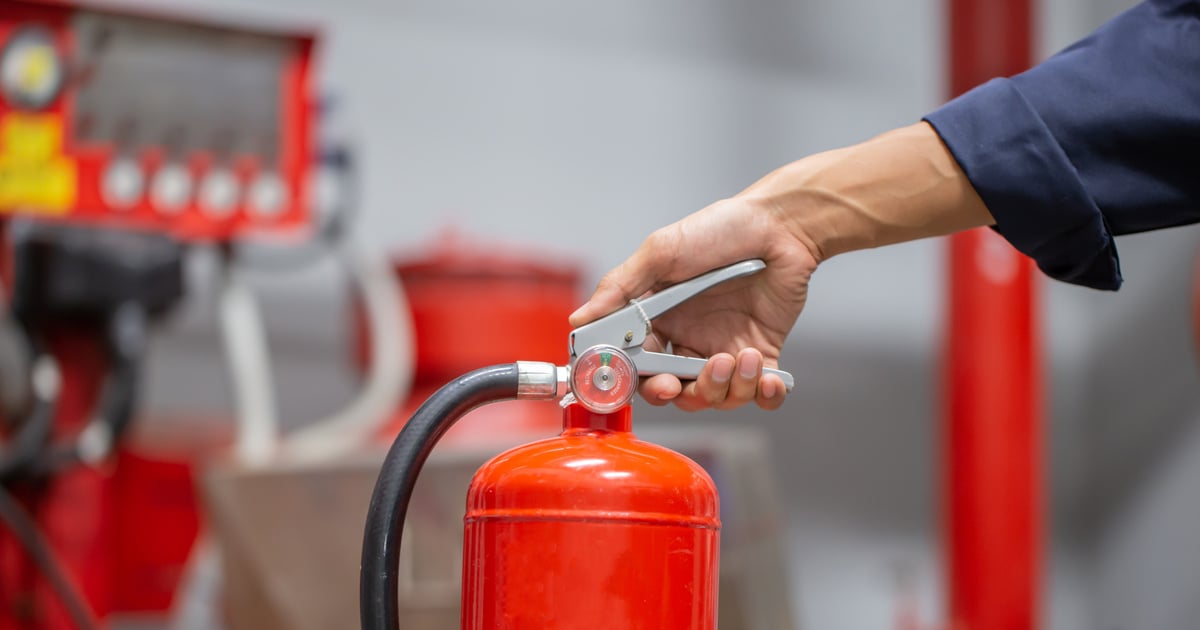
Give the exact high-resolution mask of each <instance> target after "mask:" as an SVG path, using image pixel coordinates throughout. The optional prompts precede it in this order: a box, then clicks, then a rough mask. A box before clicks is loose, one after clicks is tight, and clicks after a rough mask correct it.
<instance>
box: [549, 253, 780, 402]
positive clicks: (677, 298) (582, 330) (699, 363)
mask: <svg viewBox="0 0 1200 630" xmlns="http://www.w3.org/2000/svg"><path fill="white" fill-rule="evenodd" d="M766 267H767V264H766V263H765V262H763V261H762V260H760V259H758V258H752V259H750V260H743V261H741V262H738V263H734V264H732V265H729V266H727V267H721V268H720V269H714V270H713V271H710V272H708V273H706V274H703V275H700V276H697V277H695V278H692V279H691V280H685V281H683V282H680V283H679V284H675V285H671V286H669V287H667V288H665V289H663V290H661V291H659V292H657V293H655V294H654V295H651V296H649V297H646V298H644V299H641V300H630V301H629V306H626V307H625V308H622V309H620V310H618V311H616V312H613V313H610V314H608V315H606V316H604V317H601V318H600V319H598V320H596V321H594V322H591V323H589V324H584V325H583V326H580V327H579V328H576V329H575V330H573V331H571V337H570V343H569V345H570V348H571V365H572V366H574V364H575V360H576V359H577V358H578V357H579V355H580V354H582V353H583V352H584V351H586V350H587V349H588V348H591V347H594V346H599V345H606V346H613V347H616V348H620V349H622V350H624V351H625V353H626V354H628V355H629V358H630V359H632V360H633V364H634V365H635V366H637V372H638V375H639V376H653V375H655V374H673V375H675V376H678V377H679V378H684V379H695V378H696V377H698V376H700V370H701V369H702V368H703V367H704V364H705V362H706V359H700V358H696V357H682V356H679V355H674V354H666V353H662V352H651V351H649V350H646V349H644V348H643V347H642V346H643V344H645V343H646V337H648V336H649V335H650V333H651V332H652V330H653V327H652V325H651V321H652V320H654V319H655V318H657V317H658V316H659V315H662V314H663V313H666V312H667V311H669V310H671V309H673V308H675V307H676V306H679V305H680V304H682V303H683V302H685V301H687V300H689V299H691V298H692V297H695V296H696V295H698V294H700V293H702V292H704V291H706V290H708V289H711V288H712V287H714V286H716V285H718V284H721V283H722V282H726V281H729V280H733V279H735V278H741V277H744V276H749V275H753V274H756V273H758V272H760V271H762V270H763V269H766ZM763 374H774V375H776V376H778V377H779V378H780V379H782V380H783V384H784V386H786V387H787V389H788V390H789V391H790V390H791V389H792V388H793V387H795V385H796V379H795V378H794V377H793V376H792V375H791V374H789V373H788V372H785V371H783V370H776V369H772V368H763Z"/></svg>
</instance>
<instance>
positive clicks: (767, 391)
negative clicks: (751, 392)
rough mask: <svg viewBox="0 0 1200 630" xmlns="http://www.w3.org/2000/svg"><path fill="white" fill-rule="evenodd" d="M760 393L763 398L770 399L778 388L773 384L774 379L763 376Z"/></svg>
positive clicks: (777, 391)
mask: <svg viewBox="0 0 1200 630" xmlns="http://www.w3.org/2000/svg"><path fill="white" fill-rule="evenodd" d="M761 387H762V395H763V398H767V399H771V398H774V397H775V395H776V394H778V393H779V388H778V387H776V386H775V379H772V378H764V379H763V380H762V385H761Z"/></svg>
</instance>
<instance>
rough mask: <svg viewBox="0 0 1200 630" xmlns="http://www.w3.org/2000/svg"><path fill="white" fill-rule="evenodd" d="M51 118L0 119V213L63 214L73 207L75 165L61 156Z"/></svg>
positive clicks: (57, 126)
mask: <svg viewBox="0 0 1200 630" xmlns="http://www.w3.org/2000/svg"><path fill="white" fill-rule="evenodd" d="M62 135H63V129H62V121H61V120H60V119H59V118H58V117H57V116H55V115H52V114H24V113H10V114H7V115H5V116H4V117H3V118H0V211H4V212H12V211H15V210H19V211H21V212H30V213H39V214H65V213H66V212H68V211H69V210H70V209H71V208H72V207H73V206H74V204H75V194H76V172H75V162H74V160H72V159H71V158H70V157H68V156H66V155H64V154H63V152H62V146H63V141H62Z"/></svg>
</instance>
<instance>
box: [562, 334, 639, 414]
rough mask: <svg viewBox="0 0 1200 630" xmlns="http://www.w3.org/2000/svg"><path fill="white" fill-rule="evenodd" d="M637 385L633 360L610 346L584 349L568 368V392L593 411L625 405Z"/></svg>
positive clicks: (605, 411)
mask: <svg viewBox="0 0 1200 630" xmlns="http://www.w3.org/2000/svg"><path fill="white" fill-rule="evenodd" d="M637 385H638V377H637V368H636V367H634V365H633V360H632V359H630V358H629V355H627V354H625V353H624V352H622V351H621V350H620V349H618V348H615V347H613V346H603V345H601V346H593V347H591V348H588V349H587V350H584V351H583V354H580V355H579V358H578V359H577V360H576V361H575V365H574V366H572V368H571V392H572V393H574V394H575V399H576V400H578V401H579V402H580V404H582V405H583V406H584V407H587V408H588V409H591V410H592V411H595V412H596V413H611V412H613V411H616V410H617V409H620V408H621V407H622V406H624V405H626V404H628V403H629V401H630V400H632V399H633V394H634V392H636V391H637Z"/></svg>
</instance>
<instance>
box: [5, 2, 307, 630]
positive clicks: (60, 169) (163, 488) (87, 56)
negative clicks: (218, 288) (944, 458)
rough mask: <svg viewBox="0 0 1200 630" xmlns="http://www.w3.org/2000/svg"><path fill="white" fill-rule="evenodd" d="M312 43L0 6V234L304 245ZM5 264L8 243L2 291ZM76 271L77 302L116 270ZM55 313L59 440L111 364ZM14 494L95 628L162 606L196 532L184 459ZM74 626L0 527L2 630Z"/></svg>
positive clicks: (289, 35) (78, 419)
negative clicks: (267, 240)
mask: <svg viewBox="0 0 1200 630" xmlns="http://www.w3.org/2000/svg"><path fill="white" fill-rule="evenodd" d="M313 45H314V38H313V36H312V35H311V34H309V33H301V32H281V31H266V30H257V29H256V30H251V29H245V28H240V27H230V26H217V25H209V24H202V23H197V22H194V21H191V20H187V19H179V18H162V17H155V16H151V15H148V14H126V13H123V12H118V11H114V10H101V9H91V8H86V9H85V8H77V7H74V6H71V5H69V4H65V3H62V2H51V1H35V0H0V215H7V216H4V217H3V219H2V222H0V229H4V228H7V227H8V226H9V224H10V223H11V222H13V221H21V222H22V223H24V224H26V225H35V226H36V225H40V226H49V227H54V226H58V227H61V228H63V229H64V230H65V229H67V228H73V227H76V226H86V227H87V230H82V231H79V232H75V233H73V234H70V235H69V238H70V239H76V240H78V239H79V238H81V237H87V234H84V232H88V231H89V230H93V229H95V232H94V233H96V234H99V233H100V230H99V229H98V228H106V229H107V231H109V232H110V235H109V236H99V237H97V238H98V239H99V240H101V241H103V240H105V239H110V237H111V233H124V234H126V235H129V234H130V233H135V234H137V235H138V236H146V237H150V236H157V235H166V236H168V237H170V240H172V241H173V242H174V241H189V242H191V241H206V242H214V243H228V242H230V241H231V240H232V239H234V238H238V237H242V236H247V235H260V234H267V233H270V234H273V235H284V236H290V235H300V233H302V232H303V231H304V230H305V229H306V228H308V227H309V224H310V220H311V217H310V212H309V205H310V204H309V197H310V194H309V190H308V188H309V179H310V174H311V172H312V166H313V158H314V151H313V147H312V146H311V145H312V137H313V134H312V129H311V127H312V120H311V119H312V117H313V111H312V110H313V108H312V107H311V92H310V85H309V68H310V65H311V61H310V57H311V54H312V49H313ZM7 232H9V233H11V230H8V231H7ZM54 238H59V237H57V236H56V237H54ZM61 238H64V239H66V238H68V237H67V236H63V237H61ZM49 243H50V246H51V247H54V246H55V245H54V243H55V241H54V240H53V239H51V240H50V241H49ZM131 243H132V245H134V246H140V245H141V243H139V242H136V241H132V242H131ZM110 249H111V248H110ZM117 249H118V250H119V249H120V246H117ZM128 253H129V252H128V251H126V252H124V254H128ZM118 257H119V256H118ZM64 260H66V258H64ZM126 263H128V260H127V259H123V261H122V262H121V264H126ZM13 267H14V262H13V260H12V256H11V255H10V252H8V248H7V247H6V248H5V252H4V256H3V257H2V258H0V271H2V272H3V275H4V277H5V278H6V280H10V281H11V280H12V277H13ZM81 268H82V269H83V272H82V273H77V274H75V275H76V276H77V280H76V281H75V284H74V285H73V287H72V288H71V289H70V291H81V293H79V295H83V296H84V298H86V299H85V300H84V301H85V302H86V300H87V299H92V298H95V295H93V294H91V293H88V291H89V290H90V288H89V287H88V286H86V285H95V286H102V285H105V284H106V283H108V282H110V280H111V278H110V277H109V276H107V275H106V274H107V273H108V271H109V270H110V269H109V268H107V267H106V268H103V269H101V268H97V267H88V266H87V265H86V264H85V265H83V266H82V267H81ZM119 268H120V264H117V265H115V266H114V267H113V269H119ZM62 275H63V274H61V273H60V274H59V276H58V277H56V279H62V278H61V277H62ZM80 279H82V280H83V281H82V282H80V281H79V280H80ZM35 282H36V280H35ZM121 282H125V284H126V285H127V284H129V280H128V279H127V278H124V277H122V278H121V279H119V280H116V281H112V286H118V285H120V283H121ZM6 288H12V287H11V285H10V286H9V287H6ZM125 288H126V287H125V286H123V285H121V291H124V290H125ZM70 291H68V293H70ZM121 291H116V293H114V295H117V296H120V295H123V293H122V292H121ZM51 297H52V298H54V299H57V298H56V297H55V296H51ZM71 297H72V298H74V297H78V295H76V294H75V293H71ZM67 303H70V300H68V301H67V302H63V303H62V304H67ZM72 304H73V303H72ZM88 304H89V305H91V304H92V303H88ZM113 306H119V304H117V303H115V302H114V303H113ZM105 308H107V306H106V307H105ZM47 312H51V311H47ZM52 312H53V313H54V314H53V315H52V316H48V317H46V316H43V317H40V318H38V319H37V321H36V322H35V324H36V328H38V329H39V330H38V334H39V335H40V336H42V337H43V338H45V339H46V341H47V342H48V344H49V345H50V348H51V354H52V355H53V357H54V358H55V359H56V363H57V365H58V366H59V370H60V371H61V373H62V377H63V378H62V388H61V391H60V393H59V395H58V397H57V398H58V399H57V401H56V408H55V415H54V420H53V429H54V437H55V438H62V437H65V436H71V435H73V434H74V433H75V432H77V431H79V429H80V427H82V426H84V425H85V424H87V423H88V422H89V420H90V418H91V416H92V415H93V414H94V413H95V409H96V406H97V404H98V400H97V399H98V398H103V396H102V394H101V388H102V385H101V384H102V383H103V382H104V381H105V377H106V373H107V372H109V371H110V370H111V369H112V365H111V361H109V360H108V358H106V357H105V353H104V352H103V350H102V344H101V343H99V338H98V333H97V331H96V330H95V329H94V326H93V325H92V324H83V323H81V322H80V321H78V320H77V319H76V318H75V314H74V313H72V312H70V308H69V307H62V306H61V304H60V307H59V308H58V310H54V311H52ZM60 315H61V316H62V318H61V321H59V319H58V318H59V316H60ZM95 315H96V314H95V313H88V314H87V317H93V316H95ZM109 316H111V313H108V314H107V315H104V314H102V315H100V317H101V319H103V318H104V317H109ZM5 437H11V436H5ZM0 445H3V441H2V440H0ZM193 455H194V454H193ZM172 457H174V459H173V460H171V461H167V460H168V459H171V458H172ZM6 488H9V486H8V485H7V482H6ZM11 490H12V491H13V493H14V494H15V495H16V496H17V497H18V498H19V499H20V500H21V502H22V503H23V504H24V506H25V508H26V510H27V511H28V512H29V513H30V514H31V515H32V516H33V517H34V518H35V519H36V520H37V525H38V527H39V528H40V529H41V530H42V532H43V533H44V535H45V537H46V538H47V539H48V541H49V543H50V544H51V546H52V547H53V548H54V551H55V553H56V555H57V556H58V559H59V560H60V561H61V565H62V568H63V569H64V572H65V573H66V574H67V577H68V578H69V579H71V580H72V581H73V582H75V584H76V585H77V586H78V587H79V590H80V591H82V594H83V596H84V598H85V599H86V603H87V604H88V606H89V607H90V608H91V610H92V612H93V613H94V614H95V615H96V616H97V617H98V618H101V619H103V618H104V617H106V616H108V615H109V614H110V613H120V612H136V613H160V614H161V613H164V612H165V611H166V610H167V608H168V607H169V606H170V603H171V602H170V599H169V594H170V593H171V592H173V591H174V587H175V584H174V580H176V579H178V570H177V569H178V568H179V567H178V566H174V563H176V562H179V563H180V564H181V563H182V560H183V558H185V557H186V555H187V551H188V547H190V545H191V539H192V537H194V535H195V531H196V529H197V527H198V516H197V513H196V502H195V498H194V495H192V494H191V492H192V488H191V457H190V456H188V455H184V454H182V453H175V454H173V455H171V456H169V457H166V458H164V457H160V456H158V455H155V454H151V453H147V452H146V451H144V450H136V451H135V450H126V451H125V452H124V453H123V454H121V455H119V456H117V457H110V458H108V459H107V460H106V461H104V462H101V463H100V464H99V465H95V466H79V465H75V466H73V467H69V468H64V469H62V470H55V472H53V473H44V474H33V475H31V476H30V477H29V478H22V479H19V480H17V481H15V482H13V484H12V486H11ZM181 490H182V492H181ZM165 494H170V495H171V496H170V498H169V500H164V495H165ZM163 519H167V522H163ZM156 528H170V531H171V533H170V535H166V534H164V532H165V530H163V529H156ZM118 554H119V555H120V558H116V557H115V556H117V555H118ZM74 627H76V625H75V623H73V622H72V621H71V620H70V619H69V618H68V616H67V615H66V614H65V613H64V608H63V606H62V604H61V602H60V601H59V598H58V596H57V595H56V594H55V593H54V592H53V591H52V590H51V589H50V588H49V587H48V585H47V582H46V580H44V579H43V578H42V576H41V575H39V573H38V571H37V570H36V569H35V568H34V564H33V563H31V562H30V561H28V559H27V557H26V555H25V554H24V553H23V551H22V549H21V547H19V546H18V545H17V544H16V543H15V540H14V539H13V538H12V537H10V536H9V533H8V532H7V531H6V530H4V529H0V630H32V629H34V628H36V629H38V630H58V629H66V628H74Z"/></svg>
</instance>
